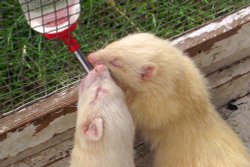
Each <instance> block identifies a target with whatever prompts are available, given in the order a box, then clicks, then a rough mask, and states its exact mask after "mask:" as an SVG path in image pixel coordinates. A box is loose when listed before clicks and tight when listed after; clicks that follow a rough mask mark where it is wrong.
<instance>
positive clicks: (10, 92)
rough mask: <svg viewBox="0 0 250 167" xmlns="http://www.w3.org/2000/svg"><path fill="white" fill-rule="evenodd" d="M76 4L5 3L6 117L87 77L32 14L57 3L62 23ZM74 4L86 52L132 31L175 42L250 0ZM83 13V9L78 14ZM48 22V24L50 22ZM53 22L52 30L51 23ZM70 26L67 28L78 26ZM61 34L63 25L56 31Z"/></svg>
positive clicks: (0, 89) (0, 26)
mask: <svg viewBox="0 0 250 167" xmlns="http://www.w3.org/2000/svg"><path fill="white" fill-rule="evenodd" d="M19 2H20V3H19ZM71 2H72V0H71V1H70V0H19V1H18V0H5V1H0V114H2V115H5V114H6V113H7V112H9V111H15V110H17V109H20V108H21V107H24V106H26V105H27V104H30V103H32V102H34V101H36V100H38V99H41V98H45V97H47V96H49V95H50V94H52V93H54V92H56V91H58V90H59V89H64V88H67V87H69V86H71V85H73V84H76V83H77V82H78V81H79V79H80V78H82V76H83V73H84V70H83V68H82V67H81V65H80V63H79V62H78V60H77V59H76V58H75V56H74V55H73V54H72V53H70V52H68V50H67V46H65V45H64V44H63V43H62V42H61V41H54V40H48V39H45V38H44V37H43V36H42V35H41V34H39V33H38V32H36V31H34V30H32V28H30V26H29V25H31V27H33V28H34V26H37V27H38V28H39V26H41V25H39V24H32V19H34V20H36V19H37V18H39V16H36V15H35V16H34V17H33V16H31V15H27V13H29V12H30V11H32V10H33V9H32V3H33V4H35V5H36V6H39V5H40V6H43V7H45V9H44V10H43V11H41V10H40V9H39V8H38V9H36V8H34V10H36V12H37V13H39V12H40V13H46V10H47V9H46V7H47V6H50V5H52V6H53V8H54V9H55V10H57V11H59V12H58V13H57V14H56V17H58V18H57V20H58V22H59V21H61V20H63V19H64V18H63V17H61V15H63V14H62V12H60V10H61V8H62V7H61V6H65V5H66V6H68V5H71V6H72V4H71ZM73 2H74V4H76V5H79V4H80V7H81V12H80V17H79V18H78V27H77V29H76V31H75V32H74V36H75V37H76V40H77V41H78V42H79V43H80V44H81V50H82V51H83V52H84V53H85V54H87V53H89V52H91V51H94V50H96V49H98V48H101V47H103V46H105V45H106V44H107V43H109V42H110V41H113V40H115V39H117V38H120V37H122V36H125V35H126V34H128V33H131V32H138V31H139V32H144V31H149V32H153V33H155V34H157V35H159V36H162V37H165V38H170V37H173V36H175V35H179V34H181V33H184V32H186V31H188V30H191V29H193V28H195V27H197V26H200V25H202V24H204V23H207V22H209V21H212V20H214V19H216V18H219V17H222V16H225V15H226V14H229V13H232V12H234V11H236V10H239V9H240V8H243V7H245V6H247V5H249V4H250V0H238V1H235V0H161V1H158V0H147V1H125V0H119V1H114V0H95V1H94V0H86V1H79V0H73ZM27 4H29V5H28V6H27ZM60 4H64V5H61V6H60ZM22 5H26V8H25V9H26V10H24V7H23V10H22V8H21V6H22ZM57 5H58V6H59V7H58V6H57ZM47 8H49V7H47ZM49 12H51V11H49ZM67 12H68V11H67ZM25 14H26V15H25ZM68 14H69V13H68ZM77 14H79V10H76V13H73V15H72V16H74V15H77ZM48 15H49V14H48ZM25 16H26V18H25ZM27 18H29V19H27ZM27 20H28V22H27ZM42 23H43V24H44V20H42ZM47 24H50V26H51V22H48V23H47ZM67 24H68V25H66V27H67V26H69V25H71V24H72V23H71V22H68V23H67ZM48 27H49V26H48ZM60 28H62V29H63V28H64V27H60ZM58 30H59V28H58V27H57V29H56V31H58ZM37 31H38V30H37ZM41 31H43V32H46V33H50V31H51V32H52V31H53V30H51V29H45V28H44V27H42V29H41Z"/></svg>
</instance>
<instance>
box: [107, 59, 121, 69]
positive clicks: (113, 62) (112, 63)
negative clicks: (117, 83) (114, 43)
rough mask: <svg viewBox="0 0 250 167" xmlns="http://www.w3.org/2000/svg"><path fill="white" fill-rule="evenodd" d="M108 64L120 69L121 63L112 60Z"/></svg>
mask: <svg viewBox="0 0 250 167" xmlns="http://www.w3.org/2000/svg"><path fill="white" fill-rule="evenodd" d="M110 64H111V65H112V66H114V67H118V68H121V67H122V65H121V63H120V62H119V60H118V59H114V60H112V61H110Z"/></svg>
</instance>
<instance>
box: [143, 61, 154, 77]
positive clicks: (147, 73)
mask: <svg viewBox="0 0 250 167" xmlns="http://www.w3.org/2000/svg"><path fill="white" fill-rule="evenodd" d="M156 70H157V68H156V65H155V64H153V63H150V62H148V63H147V64H144V65H143V67H142V73H141V78H142V79H143V80H149V79H151V78H152V77H153V76H154V75H155V73H156Z"/></svg>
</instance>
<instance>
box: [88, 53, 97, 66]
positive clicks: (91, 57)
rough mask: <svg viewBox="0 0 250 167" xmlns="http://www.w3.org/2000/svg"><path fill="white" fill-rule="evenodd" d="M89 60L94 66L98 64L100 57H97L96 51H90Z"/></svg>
mask: <svg viewBox="0 0 250 167" xmlns="http://www.w3.org/2000/svg"><path fill="white" fill-rule="evenodd" d="M88 61H89V62H90V64H91V65H92V66H96V65H98V59H97V56H96V55H95V54H94V53H90V54H89V55H88Z"/></svg>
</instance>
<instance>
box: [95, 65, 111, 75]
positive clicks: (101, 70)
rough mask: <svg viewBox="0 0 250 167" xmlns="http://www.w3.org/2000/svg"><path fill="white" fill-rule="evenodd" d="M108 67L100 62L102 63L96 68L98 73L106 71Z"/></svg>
mask: <svg viewBox="0 0 250 167" xmlns="http://www.w3.org/2000/svg"><path fill="white" fill-rule="evenodd" d="M107 69H108V68H107V67H106V66H105V65H103V64H100V65H97V66H96V67H95V68H94V70H95V71H96V72H97V73H102V72H104V71H106V70H107Z"/></svg>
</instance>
